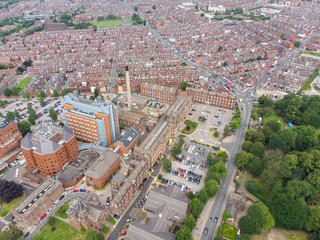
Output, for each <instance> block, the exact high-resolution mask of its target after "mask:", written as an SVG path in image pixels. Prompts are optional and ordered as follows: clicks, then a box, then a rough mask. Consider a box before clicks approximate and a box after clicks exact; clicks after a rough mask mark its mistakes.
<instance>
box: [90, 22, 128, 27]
mask: <svg viewBox="0 0 320 240" xmlns="http://www.w3.org/2000/svg"><path fill="white" fill-rule="evenodd" d="M91 23H92V24H93V25H94V26H97V27H98V28H105V27H119V26H120V24H121V23H123V22H122V21H121V20H111V21H101V22H91Z"/></svg>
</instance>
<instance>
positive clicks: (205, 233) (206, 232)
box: [203, 228, 209, 236]
mask: <svg viewBox="0 0 320 240" xmlns="http://www.w3.org/2000/svg"><path fill="white" fill-rule="evenodd" d="M208 232H209V229H208V228H205V229H204V231H203V234H204V235H205V236H207V234H208Z"/></svg>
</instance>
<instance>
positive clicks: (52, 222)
mask: <svg viewBox="0 0 320 240" xmlns="http://www.w3.org/2000/svg"><path fill="white" fill-rule="evenodd" d="M55 222H56V219H55V218H54V217H49V219H48V224H49V225H51V226H54V224H55Z"/></svg>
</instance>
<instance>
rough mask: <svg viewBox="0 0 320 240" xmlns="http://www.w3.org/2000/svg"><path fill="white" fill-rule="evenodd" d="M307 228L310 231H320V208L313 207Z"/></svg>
mask: <svg viewBox="0 0 320 240" xmlns="http://www.w3.org/2000/svg"><path fill="white" fill-rule="evenodd" d="M305 228H306V229H307V231H308V232H320V209H319V208H311V209H310V212H309V216H308V218H307V221H306V225H305Z"/></svg>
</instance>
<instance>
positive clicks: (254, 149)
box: [249, 142, 265, 158]
mask: <svg viewBox="0 0 320 240" xmlns="http://www.w3.org/2000/svg"><path fill="white" fill-rule="evenodd" d="M264 150H265V148H264V145H263V144H262V143H261V142H255V143H253V144H252V145H251V146H250V148H249V152H250V153H252V154H253V155H254V156H257V157H259V158H262V157H263V154H264Z"/></svg>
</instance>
